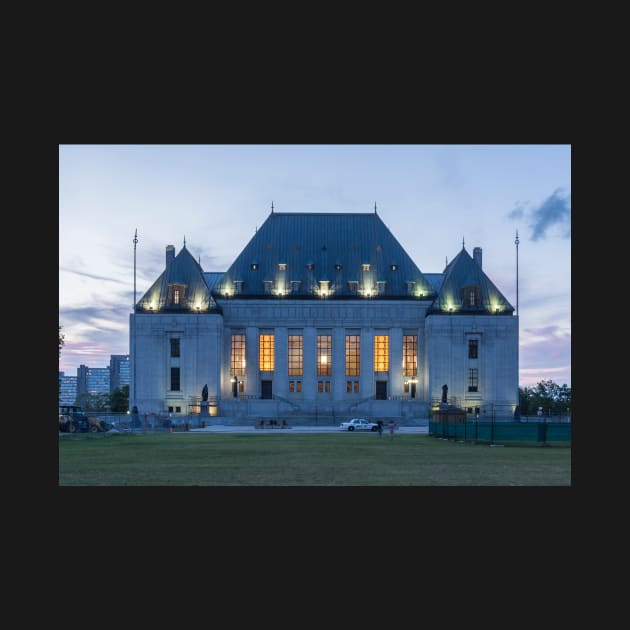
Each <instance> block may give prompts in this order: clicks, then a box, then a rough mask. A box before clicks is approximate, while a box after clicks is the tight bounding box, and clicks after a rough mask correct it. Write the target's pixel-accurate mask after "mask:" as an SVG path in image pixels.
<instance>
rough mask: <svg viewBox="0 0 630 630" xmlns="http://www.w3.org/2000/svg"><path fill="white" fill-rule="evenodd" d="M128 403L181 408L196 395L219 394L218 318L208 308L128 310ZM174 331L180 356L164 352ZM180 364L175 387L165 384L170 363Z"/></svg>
mask: <svg viewBox="0 0 630 630" xmlns="http://www.w3.org/2000/svg"><path fill="white" fill-rule="evenodd" d="M129 317H130V321H129V330H130V342H129V347H130V352H131V357H130V361H131V365H130V388H129V390H130V401H129V405H130V408H133V406H134V405H136V406H137V407H138V411H139V412H140V413H160V412H163V411H165V410H167V409H168V407H169V406H172V407H176V406H177V407H180V408H181V412H182V413H187V412H188V406H189V405H190V404H192V403H194V402H195V400H197V401H198V400H199V399H200V398H201V390H202V389H203V386H204V385H206V384H207V385H208V397H209V398H210V397H219V396H220V394H221V390H220V388H221V361H222V354H223V352H222V347H221V340H222V338H223V319H222V317H221V316H220V315H214V314H213V315H209V314H202V315H197V314H181V315H180V314H170V313H168V314H166V313H164V314H161V313H160V314H158V313H155V314H131V315H130V316H129ZM172 337H179V339H180V356H179V358H175V357H171V356H170V339H171V338H172ZM171 367H179V368H180V391H171V390H170V372H171V370H170V368H171Z"/></svg>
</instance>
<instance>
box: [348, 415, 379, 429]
mask: <svg viewBox="0 0 630 630" xmlns="http://www.w3.org/2000/svg"><path fill="white" fill-rule="evenodd" d="M339 430H340V431H378V424H376V422H368V421H367V420H366V419H365V418H352V420H350V421H348V422H342V423H341V424H340V425H339Z"/></svg>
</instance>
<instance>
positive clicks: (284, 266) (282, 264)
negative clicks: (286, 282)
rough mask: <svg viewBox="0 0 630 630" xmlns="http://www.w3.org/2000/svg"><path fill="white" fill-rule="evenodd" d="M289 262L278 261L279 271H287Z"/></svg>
mask: <svg viewBox="0 0 630 630" xmlns="http://www.w3.org/2000/svg"><path fill="white" fill-rule="evenodd" d="M286 270H287V263H278V271H286Z"/></svg>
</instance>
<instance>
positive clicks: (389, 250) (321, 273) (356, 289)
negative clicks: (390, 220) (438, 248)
mask: <svg viewBox="0 0 630 630" xmlns="http://www.w3.org/2000/svg"><path fill="white" fill-rule="evenodd" d="M235 283H236V284H235ZM326 283H327V284H326ZM238 287H240V289H241V290H240V294H241V295H243V296H256V297H258V296H265V295H267V296H277V295H286V294H289V295H290V296H294V297H309V296H313V297H315V296H318V295H320V291H321V290H324V291H326V292H327V295H328V296H329V297H331V298H335V297H342V298H350V297H362V296H364V295H366V294H370V295H373V296H377V295H378V297H384V298H387V297H408V296H414V297H424V298H425V299H426V298H427V297H428V296H434V295H435V293H436V292H435V290H434V288H433V286H432V285H431V283H429V281H428V280H427V279H426V278H425V277H424V275H423V274H422V272H421V271H420V269H418V267H417V266H416V264H415V263H414V262H413V261H412V260H411V258H410V257H409V255H408V254H407V252H405V250H404V249H403V248H402V246H401V245H400V243H399V242H398V241H397V240H396V238H395V237H394V236H393V234H392V233H391V232H390V231H389V229H388V228H387V226H386V225H385V224H384V223H383V221H382V220H381V219H380V217H379V216H378V215H377V214H376V213H365V214H363V213H361V214H359V213H312V212H308V213H306V212H304V213H299V212H286V213H284V212H283V213H279V212H272V213H271V214H270V215H269V216H268V217H267V219H266V220H265V222H264V223H263V225H262V226H261V227H260V229H258V231H257V232H256V234H255V235H254V237H253V238H252V239H251V240H250V242H249V243H248V244H247V245H246V246H245V249H243V251H242V252H241V254H240V255H239V256H238V258H237V259H236V260H235V261H234V263H233V264H232V265H231V266H230V268H229V269H228V270H227V271H226V272H225V274H224V276H223V278H221V280H220V281H219V283H218V284H217V285H216V287H215V289H214V291H213V293H214V294H215V295H216V294H217V293H219V294H222V295H223V294H226V293H228V294H230V295H233V294H234V293H235V292H237V293H238ZM235 289H236V291H235ZM379 290H380V291H379Z"/></svg>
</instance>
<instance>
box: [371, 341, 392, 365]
mask: <svg viewBox="0 0 630 630" xmlns="http://www.w3.org/2000/svg"><path fill="white" fill-rule="evenodd" d="M374 371H375V372H389V335H375V336H374Z"/></svg>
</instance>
